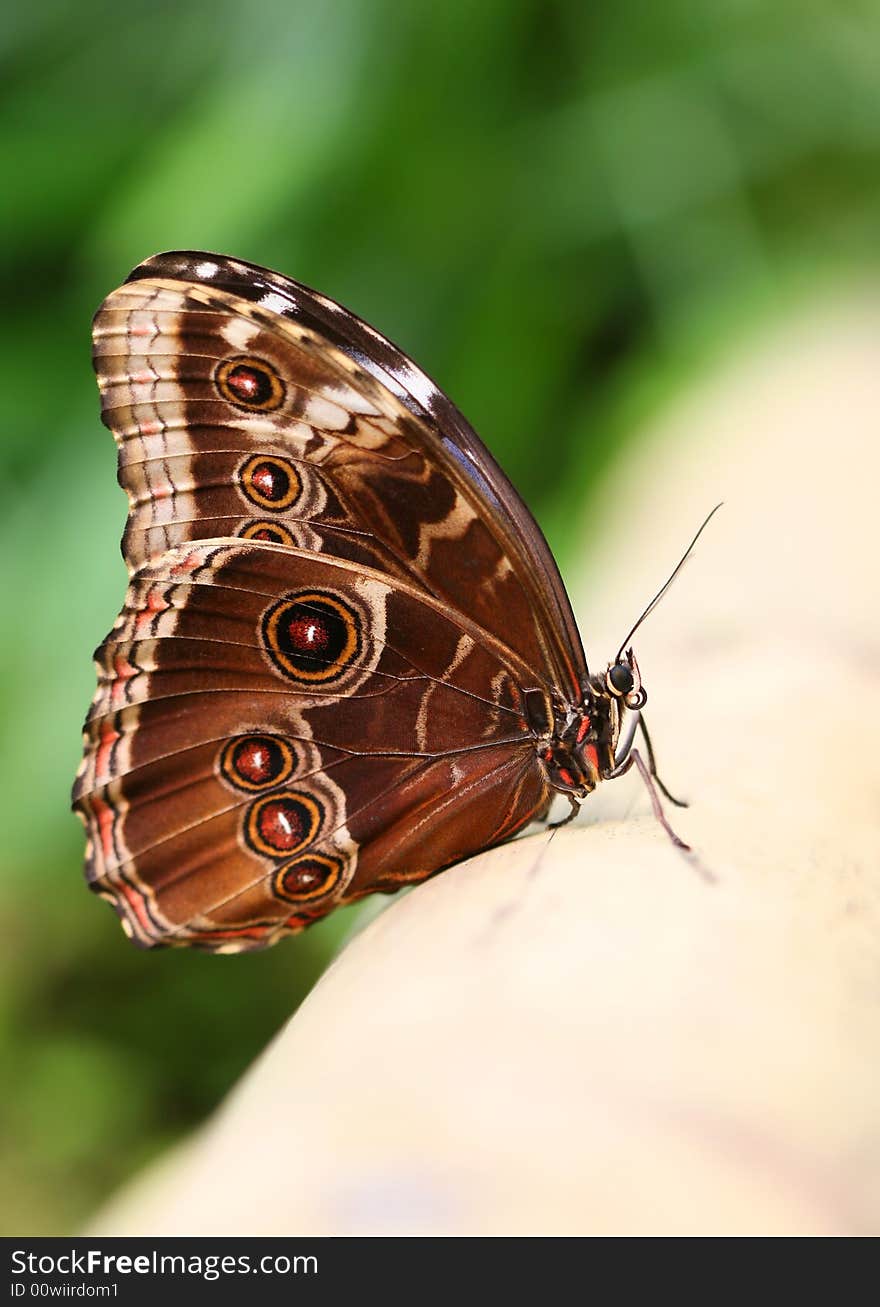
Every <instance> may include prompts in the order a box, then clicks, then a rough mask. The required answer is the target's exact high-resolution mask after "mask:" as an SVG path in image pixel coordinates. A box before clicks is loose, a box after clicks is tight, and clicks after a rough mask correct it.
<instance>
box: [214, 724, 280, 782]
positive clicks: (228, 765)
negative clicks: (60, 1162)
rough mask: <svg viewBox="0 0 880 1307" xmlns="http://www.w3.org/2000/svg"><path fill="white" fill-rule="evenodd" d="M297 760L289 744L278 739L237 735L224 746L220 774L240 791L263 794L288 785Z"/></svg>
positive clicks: (275, 737)
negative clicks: (284, 782)
mask: <svg viewBox="0 0 880 1307" xmlns="http://www.w3.org/2000/svg"><path fill="white" fill-rule="evenodd" d="M295 762H296V758H295V757H294V753H293V749H292V748H291V747H290V745H289V744H288V743H287V741H286V740H283V739H280V738H279V737H278V736H276V735H238V736H236V737H235V738H234V739H232V740H229V741H228V743H227V744H225V745H224V747H223V750H222V752H221V754H220V772H221V775H222V776H223V777H224V779H225V780H227V781H229V783H230V784H231V785H234V786H235V787H236V789H240V790H264V789H266V787H267V786H269V785H279V784H280V783H281V782H282V781H286V780H287V778H288V776H290V774H291V773H292V771H293V768H294V764H295Z"/></svg>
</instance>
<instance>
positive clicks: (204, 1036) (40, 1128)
mask: <svg viewBox="0 0 880 1307" xmlns="http://www.w3.org/2000/svg"><path fill="white" fill-rule="evenodd" d="M0 59H2V66H3V79H2V87H3V89H2V131H0V160H2V162H0V172H2V176H3V178H4V203H3V205H2V209H0V224H2V233H0V234H2V241H0V261H2V269H0V276H2V282H3V295H4V306H5V307H4V313H3V315H2V318H0V334H2V347H0V358H2V361H3V375H4V384H3V385H2V388H0V395H2V405H3V424H2V477H3V484H2V494H3V511H2V515H0V532H2V537H3V540H2V551H0V557H2V576H3V586H4V596H3V616H4V621H3V628H2V638H0V656H2V668H0V694H2V717H0V721H2V732H3V751H2V767H3V772H2V778H0V782H2V783H0V793H2V796H3V804H4V821H3V836H4V839H3V867H2V878H0V913H2V929H3V948H2V953H0V971H2V978H0V1040H2V1052H3V1058H2V1077H3V1081H4V1083H3V1096H2V1109H3V1135H2V1150H3V1151H2V1165H0V1177H2V1181H0V1224H2V1227H3V1229H4V1230H5V1231H8V1232H14V1233H61V1232H65V1231H74V1230H76V1229H78V1228H81V1227H82V1224H83V1222H84V1221H85V1220H86V1219H87V1218H88V1215H89V1213H90V1212H91V1210H92V1209H93V1208H94V1206H95V1204H96V1203H97V1202H98V1201H100V1200H102V1199H103V1198H104V1197H105V1196H106V1195H107V1193H108V1192H109V1191H110V1190H111V1188H112V1187H113V1186H114V1185H116V1184H117V1183H118V1182H119V1181H120V1180H122V1179H123V1178H124V1177H126V1176H127V1175H129V1174H131V1173H132V1172H133V1171H134V1170H136V1169H137V1168H138V1167H139V1166H140V1165H141V1164H142V1163H143V1162H144V1161H145V1160H146V1159H147V1158H149V1157H151V1156H153V1155H154V1154H155V1153H156V1152H157V1150H158V1149H160V1148H161V1147H163V1146H164V1145H166V1144H167V1143H169V1142H170V1141H172V1140H174V1139H177V1138H178V1137H180V1136H181V1134H182V1133H183V1132H184V1131H186V1130H187V1129H188V1128H190V1127H191V1126H192V1125H193V1123H195V1122H198V1121H199V1120H201V1119H203V1118H204V1116H205V1114H206V1113H207V1112H208V1111H209V1110H210V1109H211V1108H212V1107H213V1106H214V1105H215V1104H216V1103H217V1102H218V1101H219V1099H220V1098H221V1097H222V1095H223V1094H224V1092H225V1091H226V1089H227V1088H228V1087H229V1085H230V1084H231V1083H232V1082H233V1081H234V1080H235V1078H236V1077H237V1076H238V1075H239V1074H240V1072H241V1071H242V1070H243V1069H244V1067H246V1065H247V1064H248V1062H249V1061H250V1060H251V1059H252V1058H253V1057H254V1055H255V1054H256V1053H257V1052H258V1050H259V1049H260V1048H262V1047H263V1046H264V1045H265V1043H266V1041H267V1040H268V1038H269V1037H270V1036H271V1035H272V1033H273V1032H274V1031H275V1030H276V1029H277V1028H278V1026H279V1025H280V1023H281V1022H282V1021H283V1020H284V1019H285V1018H286V1017H287V1016H288V1014H289V1013H290V1011H291V1010H292V1008H293V1007H294V1006H295V1004H296V1002H298V1001H299V999H300V998H301V997H302V996H303V995H304V994H305V993H306V992H307V990H308V988H309V986H310V985H311V984H312V983H313V982H314V980H315V978H316V977H317V976H318V975H319V974H320V971H321V969H322V968H323V967H324V966H325V965H326V962H327V960H328V958H329V957H330V955H331V954H332V952H333V950H334V949H335V948H336V947H338V944H339V942H340V940H341V939H342V938H343V936H344V934H345V932H347V931H348V930H350V929H351V926H352V922H353V917H352V915H351V913H349V914H348V915H346V914H344V913H343V914H339V915H338V916H337V917H336V918H332V919H331V920H330V921H328V922H325V923H323V924H322V925H320V926H318V927H316V928H315V929H314V930H312V931H311V932H308V933H307V934H306V935H305V936H303V937H301V938H300V939H299V940H297V941H295V942H293V943H287V944H283V945H281V946H280V947H279V948H277V949H275V950H273V951H271V952H270V953H268V954H264V955H258V956H244V957H237V958H217V957H204V956H199V955H188V954H186V953H176V952H174V953H160V954H157V955H147V954H142V953H138V952H136V951H134V950H133V949H132V948H131V946H130V945H129V944H128V943H127V942H126V941H125V940H124V938H123V936H122V934H121V932H120V931H119V929H118V926H117V925H116V923H115V919H114V918H113V917H112V914H111V913H110V912H109V910H108V909H106V908H105V907H104V906H103V905H101V904H100V903H98V902H97V901H95V900H93V899H92V898H91V896H90V895H88V894H87V893H86V891H85V889H84V887H83V884H82V882H81V872H80V864H81V855H82V837H81V833H80V830H79V826H78V823H77V822H76V821H75V820H74V819H73V818H72V817H71V816H70V815H69V813H68V790H69V785H70V781H71V779H72V776H73V773H74V770H75V768H76V765H77V762H78V759H79V751H80V745H79V738H80V737H79V730H80V723H81V719H82V717H83V715H84V713H85V710H86V707H87V704H88V702H89V699H90V697H91V694H92V690H93V672H92V668H91V662H90V657H89V655H90V653H91V650H92V648H93V647H94V646H95V645H96V644H97V643H98V641H99V640H100V639H101V637H102V636H103V635H104V633H105V631H106V630H107V629H108V628H109V626H110V624H111V622H112V621H113V619H114V617H115V615H116V612H117V610H118V607H119V604H120V601H121V598H122V594H123V589H124V572H123V568H122V564H121V562H120V560H119V555H118V543H117V542H118V538H119V535H120V532H121V527H122V523H123V518H124V501H123V499H122V496H121V494H120V493H119V491H118V489H117V487H116V484H115V478H114V474H113V469H114V451H113V446H112V441H111V440H110V437H109V435H108V433H107V432H106V431H105V430H104V429H103V427H101V426H100V424H99V422H98V403H97V394H96V391H95V388H94V382H93V379H92V375H91V369H90V365H89V321H90V317H91V315H92V313H93V311H94V309H95V307H96V305H97V304H98V302H99V301H100V300H101V299H102V298H103V296H104V294H106V293H107V292H108V291H109V290H110V289H111V288H112V287H113V286H115V285H116V284H118V282H119V281H121V280H122V278H123V277H124V276H125V275H126V273H127V272H128V270H129V269H130V268H131V267H132V266H133V265H134V264H135V263H137V262H139V261H140V260H141V259H143V258H145V257H146V256H147V255H149V254H152V253H154V252H156V251H157V250H160V249H168V248H172V249H173V248H197V249H207V250H219V251H222V252H226V253H231V254H236V255H239V256H241V257H244V258H247V259H252V260H254V261H256V262H259V263H264V264H268V265H270V266H272V267H276V268H278V269H279V270H280V271H283V272H286V273H288V274H290V275H292V276H294V277H296V278H299V279H300V280H303V281H305V282H307V283H309V284H311V285H313V286H316V287H318V288H320V289H321V290H323V291H325V292H326V293H328V294H330V295H333V296H334V297H335V298H337V299H339V300H341V301H342V302H343V303H345V304H347V305H349V306H350V307H352V308H354V309H355V310H356V311H358V312H359V313H360V314H362V315H363V316H364V317H366V318H367V319H368V320H369V321H372V322H374V323H375V324H376V325H377V326H378V327H379V328H380V329H381V330H383V331H385V332H386V333H387V334H389V335H390V336H391V337H392V339H395V340H397V341H399V342H400V343H401V344H402V345H403V346H404V347H405V348H406V349H407V351H408V352H409V353H411V354H412V355H413V356H414V357H415V358H416V359H417V360H418V361H419V362H421V363H422V364H423V365H424V366H425V367H426V368H427V369H428V370H429V371H430V372H431V373H432V374H433V375H434V376H435V377H436V378H437V380H438V381H439V382H440V383H441V384H442V385H443V386H444V388H445V389H447V390H448V392H449V393H450V394H451V395H452V397H453V398H454V399H455V401H456V402H457V403H458V404H459V406H460V407H461V408H462V409H463V410H464V412H465V413H466V414H467V415H468V416H469V417H470V418H471V420H472V421H473V422H474V424H475V425H476V427H477V429H478V430H479V431H481V433H482V434H483V435H484V437H485V438H486V440H487V442H488V443H489V444H490V446H491V447H492V448H493V450H494V451H495V452H496V453H497V454H498V456H499V457H500V459H501V461H502V462H503V463H504V465H505V466H506V467H507V469H508V470H509V472H510V473H511V475H512V476H513V478H514V480H515V481H516V482H518V483H519V484H520V485H521V486H522V487H523V488H524V489H526V490H527V497H528V499H529V501H530V502H531V504H532V506H533V507H534V508H535V509H536V510H537V512H538V516H539V517H540V518H541V520H542V521H543V522H544V523H545V524H548V523H549V526H550V535H551V539H552V541H553V543H554V544H555V545H556V546H557V548H558V549H559V550H560V551H561V553H562V556H563V561H565V560H564V552H565V545H566V540H567V535H568V532H567V530H566V523H567V522H568V520H569V519H570V515H571V512H572V511H573V510H575V509H579V506H580V505H582V503H583V500H584V497H585V495H587V494H588V493H589V490H590V487H591V485H592V484H594V482H595V473H596V471H597V469H598V468H600V467H601V466H602V465H603V464H604V463H605V461H606V459H607V458H608V457H609V451H610V450H612V449H613V447H614V445H615V443H616V442H617V441H618V440H619V439H621V438H623V437H624V436H625V435H626V433H627V432H628V430H629V429H630V428H631V427H632V426H633V424H634V421H635V417H636V416H637V413H638V411H639V406H640V405H642V406H643V405H644V404H645V403H649V402H650V397H651V395H656V394H657V393H658V391H659V392H662V390H663V388H664V387H665V386H668V385H670V384H673V383H674V381H675V379H676V378H677V377H678V376H680V375H682V374H686V373H687V371H688V370H689V369H690V368H692V367H693V366H694V365H695V364H696V363H698V362H699V359H700V357H701V355H702V354H703V353H704V352H705V347H706V343H707V342H711V341H712V340H714V339H716V338H717V336H718V333H719V330H726V329H727V328H728V327H729V324H730V323H732V322H733V323H736V322H739V321H742V320H748V319H749V317H754V314H755V309H756V306H757V307H758V308H759V309H763V308H764V307H766V306H767V305H772V304H774V303H775V302H778V301H779V300H780V299H781V298H782V297H784V296H787V295H788V294H790V291H791V287H792V286H797V285H799V284H802V283H803V281H804V280H805V279H806V280H807V281H810V280H815V279H817V278H820V277H824V276H826V275H827V274H828V273H829V272H832V273H833V272H836V271H839V270H840V269H843V270H846V271H850V272H852V271H853V270H854V271H856V272H858V270H859V269H861V268H863V267H866V266H867V265H868V263H869V261H871V260H872V259H873V258H874V254H875V249H876V232H877V222H878V217H880V192H878V185H877V183H878V155H880V129H878V122H880V119H878V114H877V109H878V104H877V100H878V86H880V67H878V63H880V11H878V6H877V5H876V4H874V3H865V4H862V5H860V4H857V3H843V4H842V3H840V2H839V0H776V2H775V3H774V2H768V3H758V2H757V0H715V2H714V3H708V2H706V3H701V2H699V0H667V2H666V3H664V4H651V3H648V2H647V0H646V2H644V3H640V2H639V0H618V3H616V4H614V5H603V4H593V5H585V4H582V3H578V2H577V0H549V2H542V0H481V3H479V4H475V3H473V0H468V2H467V3H465V0H447V3H445V4H443V5H427V4H424V5H422V4H417V3H414V4H410V5H406V4H404V5H400V4H398V3H395V2H393V0H335V2H333V3H329V4H319V3H292V2H290V0H287V2H282V0H263V2H262V3H261V2H260V0H257V2H256V3H253V4H242V3H235V2H234V0H212V3H196V2H195V0H182V2H181V0H177V2H175V3H170V0H165V2H164V3H158V2H157V0H151V2H150V3H146V0H128V3H126V4H123V5H120V4H118V3H115V2H111V0H82V3H80V4H79V5H77V6H70V5H67V4H61V3H58V0H44V2H43V3H42V4H37V5H33V4H31V5H27V4H24V3H22V2H21V0H17V2H14V3H13V5H12V6H11V7H7V9H6V10H5V12H4V16H3V18H2V19H0ZM688 525H691V524H688Z"/></svg>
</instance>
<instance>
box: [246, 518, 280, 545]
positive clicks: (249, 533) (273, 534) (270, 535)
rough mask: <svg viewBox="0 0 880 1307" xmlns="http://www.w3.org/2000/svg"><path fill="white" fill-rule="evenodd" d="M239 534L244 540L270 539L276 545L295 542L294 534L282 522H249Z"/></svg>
mask: <svg viewBox="0 0 880 1307" xmlns="http://www.w3.org/2000/svg"><path fill="white" fill-rule="evenodd" d="M238 534H239V536H241V538H242V539H243V540H268V541H270V543H272V544H276V545H292V544H293V536H292V535H291V533H290V532H289V531H288V529H287V527H286V526H282V525H281V523H280V522H248V523H247V525H246V526H243V527H242V528H241V530H240V531H239V533H238Z"/></svg>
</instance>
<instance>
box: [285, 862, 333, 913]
mask: <svg viewBox="0 0 880 1307" xmlns="http://www.w3.org/2000/svg"><path fill="white" fill-rule="evenodd" d="M341 876H342V859H341V858H335V857H331V856H329V855H328V854H325V853H307V854H305V855H304V856H303V857H302V858H296V859H295V860H294V861H293V862H288V863H286V865H285V866H283V867H280V868H279V869H278V871H277V872H276V873H275V879H274V881H273V888H274V890H275V893H276V894H277V895H278V897H279V898H281V899H285V900H286V901H287V902H288V903H307V902H309V901H310V900H311V899H317V898H323V896H324V895H325V894H329V893H330V891H331V890H333V889H335V887H336V886H337V885H338V884H339V880H340V878H341Z"/></svg>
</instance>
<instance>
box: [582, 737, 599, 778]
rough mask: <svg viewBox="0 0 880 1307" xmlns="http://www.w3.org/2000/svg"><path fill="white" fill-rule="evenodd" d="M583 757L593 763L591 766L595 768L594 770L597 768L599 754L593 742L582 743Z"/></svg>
mask: <svg viewBox="0 0 880 1307" xmlns="http://www.w3.org/2000/svg"><path fill="white" fill-rule="evenodd" d="M584 757H585V758H587V759H588V760H589V761H590V762H591V763H592V764H593V766H594V767H595V768H596V771H598V770H599V755H598V753H597V752H596V746H595V744H585V745H584Z"/></svg>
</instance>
